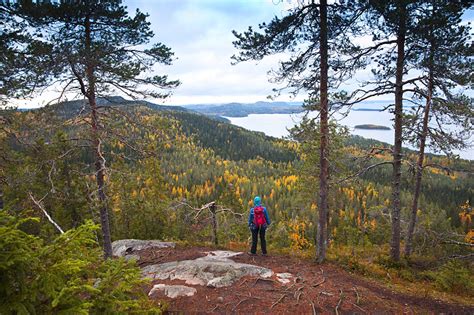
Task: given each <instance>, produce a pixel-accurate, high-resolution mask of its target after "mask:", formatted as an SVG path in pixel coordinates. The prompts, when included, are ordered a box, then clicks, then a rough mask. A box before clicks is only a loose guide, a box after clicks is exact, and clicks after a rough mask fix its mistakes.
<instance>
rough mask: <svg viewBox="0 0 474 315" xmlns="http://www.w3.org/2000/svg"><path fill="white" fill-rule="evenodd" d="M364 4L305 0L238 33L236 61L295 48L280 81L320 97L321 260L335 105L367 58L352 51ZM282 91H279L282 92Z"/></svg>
mask: <svg viewBox="0 0 474 315" xmlns="http://www.w3.org/2000/svg"><path fill="white" fill-rule="evenodd" d="M364 8H365V7H364V6H363V5H360V4H355V3H352V2H350V1H336V2H335V3H333V4H330V5H329V4H328V3H327V1H325V0H322V1H319V3H316V2H315V1H308V2H300V3H299V4H298V5H297V6H296V7H295V8H293V9H291V10H290V11H289V12H288V14H287V15H286V16H285V17H283V18H278V17H274V18H273V20H272V21H271V22H270V23H268V24H267V23H262V24H260V25H259V28H260V32H259V31H254V30H253V28H252V27H249V29H248V31H246V32H244V33H237V32H235V31H234V32H233V33H234V35H235V36H236V38H237V40H236V41H235V42H234V46H235V47H236V48H238V49H239V50H240V54H238V55H236V56H233V59H234V61H236V62H242V61H247V60H260V59H262V58H264V57H265V56H268V55H272V54H277V53H283V52H286V53H289V58H288V59H287V60H283V61H280V63H279V68H278V70H276V71H274V72H273V78H274V79H275V80H276V81H277V82H286V83H287V84H286V86H285V89H289V90H290V91H291V92H292V93H293V94H297V93H299V92H301V91H304V92H308V94H309V99H312V100H316V101H315V102H312V104H310V106H309V108H310V109H312V110H317V111H318V112H319V126H320V141H319V143H320V146H319V196H318V198H317V199H318V205H319V206H318V211H319V220H318V224H317V226H318V230H317V241H316V242H317V246H316V248H317V253H316V255H317V260H318V261H319V262H322V261H324V259H325V257H326V248H327V218H328V211H329V209H328V191H329V179H330V169H329V156H328V142H329V141H330V139H329V127H328V126H329V116H330V111H331V109H333V108H335V107H339V106H341V105H343V104H344V103H345V102H347V101H348V100H347V99H346V98H345V94H344V93H337V88H338V86H339V84H340V83H341V82H343V81H344V80H346V79H348V78H349V77H351V76H352V74H353V73H354V71H355V70H357V69H358V67H360V66H362V64H363V62H361V60H362V59H361V58H357V59H349V58H348V57H347V56H348V55H349V54H350V53H352V52H353V51H356V50H358V47H357V46H356V45H355V44H353V43H352V41H351V35H352V34H353V33H357V32H358V21H359V17H360V16H361V12H362V11H363V10H364ZM280 91H281V90H277V92H280Z"/></svg>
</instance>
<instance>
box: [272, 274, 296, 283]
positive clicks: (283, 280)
mask: <svg viewBox="0 0 474 315" xmlns="http://www.w3.org/2000/svg"><path fill="white" fill-rule="evenodd" d="M276 276H277V280H278V281H279V282H281V283H283V284H287V283H290V279H291V278H293V275H292V274H291V273H288V272H284V273H277V274H276Z"/></svg>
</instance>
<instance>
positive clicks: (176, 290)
mask: <svg viewBox="0 0 474 315" xmlns="http://www.w3.org/2000/svg"><path fill="white" fill-rule="evenodd" d="M157 291H163V292H164V293H165V295H166V296H167V297H170V298H172V299H175V298H177V297H179V296H193V295H194V294H195V293H196V292H197V290H196V289H195V288H192V287H187V286H185V285H166V284H163V283H160V284H156V285H154V286H153V288H152V289H151V290H150V293H148V296H152V295H153V294H154V293H155V292H157Z"/></svg>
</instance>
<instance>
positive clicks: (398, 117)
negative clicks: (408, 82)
mask: <svg viewBox="0 0 474 315" xmlns="http://www.w3.org/2000/svg"><path fill="white" fill-rule="evenodd" d="M405 19H406V5H404V4H402V6H401V7H400V20H399V21H400V23H399V27H398V31H397V68H396V78H395V111H394V113H395V139H394V146H393V172H392V239H391V242H390V247H391V248H390V256H391V258H392V259H393V260H394V261H398V260H400V212H401V205H400V181H401V172H402V114H403V70H404V59H405V36H406V21H405Z"/></svg>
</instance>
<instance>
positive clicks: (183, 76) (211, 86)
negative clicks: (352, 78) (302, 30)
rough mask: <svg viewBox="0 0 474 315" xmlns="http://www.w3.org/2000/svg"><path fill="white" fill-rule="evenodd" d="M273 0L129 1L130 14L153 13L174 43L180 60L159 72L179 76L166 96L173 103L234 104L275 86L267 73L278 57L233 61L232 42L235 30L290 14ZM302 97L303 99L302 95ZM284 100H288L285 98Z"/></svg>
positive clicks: (162, 37) (162, 34)
mask: <svg viewBox="0 0 474 315" xmlns="http://www.w3.org/2000/svg"><path fill="white" fill-rule="evenodd" d="M275 3H277V4H274V3H273V2H272V1H269V0H266V1H248V0H236V1H212V0H199V1H197V0H194V1H193V0H182V1H167V0H160V1H144V0H127V1H125V4H126V5H127V6H128V7H129V10H130V12H133V11H134V10H135V9H136V8H140V10H141V11H143V12H147V13H149V15H150V17H149V21H150V22H151V26H152V29H153V30H154V32H155V37H156V39H157V40H159V41H160V42H163V43H164V44H166V45H167V46H169V47H171V48H172V50H173V51H174V53H175V56H176V58H177V59H176V60H175V61H174V63H173V65H172V66H170V67H162V66H158V67H157V68H156V69H157V71H162V72H165V73H167V74H168V75H169V76H170V78H172V79H179V80H180V81H181V82H182V85H181V86H180V87H179V88H178V89H176V90H175V91H174V93H173V96H172V97H171V98H170V99H169V100H167V102H168V103H171V104H175V103H176V104H183V103H184V102H188V100H192V99H194V98H195V99H196V101H195V102H193V103H197V102H202V100H204V99H205V101H204V102H214V101H213V99H215V102H217V103H220V102H232V101H236V98H239V99H249V101H252V100H251V99H252V98H253V101H258V100H262V99H265V98H266V97H267V96H268V95H270V94H272V89H273V88H274V87H276V86H275V85H274V84H271V83H269V82H268V79H269V77H268V76H267V72H268V71H269V70H271V69H272V68H274V67H277V62H278V60H279V58H278V57H275V56H272V57H269V58H265V59H264V60H262V61H260V62H258V63H256V62H246V63H241V64H238V65H235V66H232V65H231V56H232V55H233V54H236V53H237V52H238V51H237V50H236V49H235V48H234V46H233V45H232V41H233V40H235V37H234V36H233V34H232V30H234V29H235V30H237V31H239V32H241V31H244V30H246V29H247V28H248V26H253V27H257V26H258V24H259V23H262V22H265V21H269V20H270V19H272V18H273V16H275V15H278V16H282V15H283V14H284V13H285V12H286V9H285V8H286V7H287V5H288V4H287V2H275ZM301 98H304V97H303V96H302V97H301ZM280 99H288V100H289V97H282V98H280Z"/></svg>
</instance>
